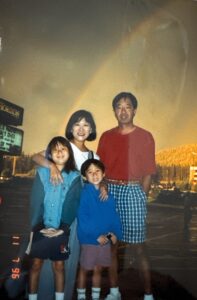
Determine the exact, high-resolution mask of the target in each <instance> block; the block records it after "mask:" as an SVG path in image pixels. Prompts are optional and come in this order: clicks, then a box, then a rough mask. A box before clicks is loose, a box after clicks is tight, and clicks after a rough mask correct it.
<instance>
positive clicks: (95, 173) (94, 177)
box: [85, 164, 105, 187]
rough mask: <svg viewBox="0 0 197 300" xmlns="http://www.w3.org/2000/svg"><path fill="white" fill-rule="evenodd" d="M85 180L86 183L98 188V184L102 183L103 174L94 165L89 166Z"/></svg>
mask: <svg viewBox="0 0 197 300" xmlns="http://www.w3.org/2000/svg"><path fill="white" fill-rule="evenodd" d="M85 174H86V179H87V181H88V182H90V183H92V184H94V185H95V186H96V187H99V183H100V182H101V181H102V179H103V177H104V176H105V174H104V173H103V171H102V170H101V169H100V168H99V167H97V166H96V165H94V164H91V165H90V166H89V168H88V169H87V170H86V173H85Z"/></svg>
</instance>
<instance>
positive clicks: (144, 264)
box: [133, 243, 153, 300]
mask: <svg viewBox="0 0 197 300" xmlns="http://www.w3.org/2000/svg"><path fill="white" fill-rule="evenodd" d="M133 248H134V252H135V256H136V259H137V262H138V265H139V271H140V275H141V277H142V280H143V283H144V293H145V296H144V299H150V300H152V299H153V296H152V287H151V272H150V263H149V259H148V255H147V250H146V245H145V243H141V244H133Z"/></svg>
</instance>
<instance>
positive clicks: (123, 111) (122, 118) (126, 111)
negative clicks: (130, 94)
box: [114, 98, 136, 126]
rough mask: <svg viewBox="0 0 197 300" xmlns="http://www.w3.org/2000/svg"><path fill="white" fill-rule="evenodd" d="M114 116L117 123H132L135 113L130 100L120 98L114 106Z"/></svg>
mask: <svg viewBox="0 0 197 300" xmlns="http://www.w3.org/2000/svg"><path fill="white" fill-rule="evenodd" d="M114 113H115V117H116V119H117V121H118V124H119V125H120V126H121V125H130V124H133V118H134V116H135V113H136V109H134V107H133V105H132V103H131V101H130V100H129V99H128V98H122V99H120V100H119V101H118V102H117V104H116V106H115V108H114Z"/></svg>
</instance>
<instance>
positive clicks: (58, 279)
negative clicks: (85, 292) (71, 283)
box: [52, 260, 65, 300]
mask: <svg viewBox="0 0 197 300" xmlns="http://www.w3.org/2000/svg"><path fill="white" fill-rule="evenodd" d="M52 266H53V272H54V277H55V300H63V299H64V284H65V271H64V261H60V260H58V261H54V262H53V263H52Z"/></svg>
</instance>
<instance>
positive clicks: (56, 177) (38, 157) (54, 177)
mask: <svg viewBox="0 0 197 300" xmlns="http://www.w3.org/2000/svg"><path fill="white" fill-rule="evenodd" d="M32 160H33V161H34V162H35V163H36V164H37V165H39V166H42V167H45V168H48V169H50V180H51V182H52V183H53V184H58V183H61V182H63V178H62V175H61V172H60V171H59V170H58V169H57V167H56V165H55V164H54V163H53V162H52V161H49V160H48V159H46V158H45V151H41V152H38V153H36V154H34V155H33V156H32Z"/></svg>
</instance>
